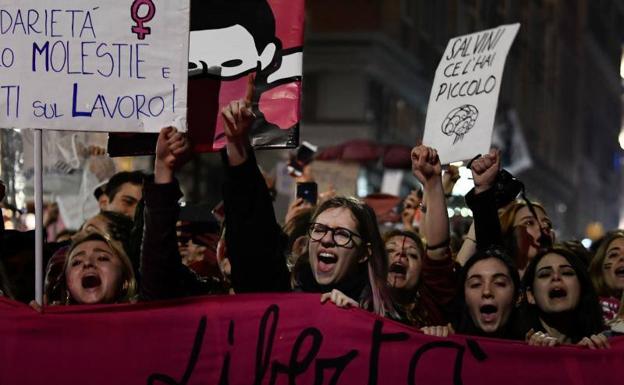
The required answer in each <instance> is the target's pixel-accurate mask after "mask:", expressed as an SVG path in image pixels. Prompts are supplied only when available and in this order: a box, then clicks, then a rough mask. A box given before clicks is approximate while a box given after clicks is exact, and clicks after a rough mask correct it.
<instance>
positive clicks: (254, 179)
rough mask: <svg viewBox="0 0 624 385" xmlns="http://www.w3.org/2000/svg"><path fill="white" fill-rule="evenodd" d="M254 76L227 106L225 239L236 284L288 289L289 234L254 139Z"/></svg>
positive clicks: (224, 115) (242, 289) (247, 287)
mask: <svg viewBox="0 0 624 385" xmlns="http://www.w3.org/2000/svg"><path fill="white" fill-rule="evenodd" d="M252 96H253V79H251V78H250V82H249V84H248V87H247V93H246V96H245V98H244V99H241V100H235V101H232V102H230V104H229V105H228V106H226V107H225V108H224V109H223V110H222V111H221V115H222V119H223V121H224V131H225V136H226V139H227V144H226V147H225V151H224V152H222V155H223V160H224V163H225V183H224V186H223V200H224V206H225V222H226V226H227V231H226V233H225V236H226V238H225V241H226V244H227V250H228V257H229V259H230V263H231V265H232V287H233V288H234V291H236V292H237V293H242V292H263V291H288V290H290V275H289V272H288V268H287V265H286V258H285V255H286V253H285V252H286V250H285V249H286V245H287V239H286V236H285V234H284V233H283V232H282V229H281V226H280V225H279V224H278V223H277V221H276V219H275V212H274V210H273V202H272V200H271V196H270V194H269V190H268V188H267V186H266V183H265V180H264V178H263V176H262V174H261V173H260V170H259V169H258V166H257V164H256V159H255V156H254V153H253V150H252V149H251V146H250V142H249V131H250V128H251V125H252V123H253V120H254V119H255V117H254V115H253V112H252V110H251V100H252Z"/></svg>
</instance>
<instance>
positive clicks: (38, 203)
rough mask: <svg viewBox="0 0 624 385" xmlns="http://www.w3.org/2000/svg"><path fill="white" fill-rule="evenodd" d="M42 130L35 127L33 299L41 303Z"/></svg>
mask: <svg viewBox="0 0 624 385" xmlns="http://www.w3.org/2000/svg"><path fill="white" fill-rule="evenodd" d="M42 136H43V131H42V130H41V129H35V151H34V152H35V186H34V187H35V221H36V222H35V301H36V302H37V303H38V304H39V305H43V237H44V235H43V232H44V228H43V159H42V158H43V147H42Z"/></svg>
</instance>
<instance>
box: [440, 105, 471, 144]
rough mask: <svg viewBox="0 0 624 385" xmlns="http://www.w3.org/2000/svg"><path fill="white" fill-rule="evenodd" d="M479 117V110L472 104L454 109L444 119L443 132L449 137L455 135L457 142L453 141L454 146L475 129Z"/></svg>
mask: <svg viewBox="0 0 624 385" xmlns="http://www.w3.org/2000/svg"><path fill="white" fill-rule="evenodd" d="M478 117H479V110H477V107H475V106H473V105H471V104H464V105H463V106H460V107H457V108H454V109H453V110H451V112H449V113H448V115H446V118H444V121H443V122H442V132H443V133H444V134H445V135H448V136H451V135H455V140H453V144H455V143H457V142H458V141H460V140H461V139H463V138H464V135H466V133H467V132H468V131H470V129H472V127H474V125H475V123H476V122H477V118H478Z"/></svg>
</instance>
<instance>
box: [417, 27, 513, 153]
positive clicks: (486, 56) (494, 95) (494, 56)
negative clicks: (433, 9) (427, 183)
mask: <svg viewBox="0 0 624 385" xmlns="http://www.w3.org/2000/svg"><path fill="white" fill-rule="evenodd" d="M519 28H520V24H518V23H516V24H511V25H503V26H500V27H497V28H494V29H489V30H487V31H481V32H477V33H473V34H470V35H464V36H459V37H455V38H453V39H451V40H450V41H449V42H448V45H447V46H446V49H445V50H444V55H443V56H442V60H441V61H440V64H439V65H438V69H437V70H436V75H435V79H434V81H433V87H432V88H431V95H430V96H429V106H428V109H427V119H426V121H425V135H424V138H423V143H424V144H425V145H427V146H430V147H434V148H435V149H437V150H438V155H439V156H440V161H441V162H442V163H443V164H446V163H450V162H454V161H459V160H466V159H471V158H473V157H474V156H475V155H477V154H485V153H487V152H488V151H489V149H490V142H491V139H492V128H493V126H494V118H495V115H496V105H497V103H498V94H499V91H500V84H501V80H502V76H503V68H504V66H505V60H506V58H507V53H508V52H509V48H510V47H511V44H512V43H513V41H514V38H515V37H516V34H517V33H518V29H519Z"/></svg>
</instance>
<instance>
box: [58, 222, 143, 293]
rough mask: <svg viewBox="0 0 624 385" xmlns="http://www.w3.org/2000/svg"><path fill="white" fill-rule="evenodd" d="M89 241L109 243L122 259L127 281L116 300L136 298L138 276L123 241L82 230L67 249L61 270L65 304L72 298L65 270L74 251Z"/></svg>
mask: <svg viewBox="0 0 624 385" xmlns="http://www.w3.org/2000/svg"><path fill="white" fill-rule="evenodd" d="M88 241H102V242H104V243H106V244H107V245H108V247H110V248H111V250H112V251H113V254H115V255H116V256H117V258H119V260H120V261H121V266H122V267H121V274H122V278H123V280H124V283H125V288H124V289H123V290H122V291H121V292H120V293H117V296H116V302H131V301H132V300H134V299H136V298H135V297H136V295H137V283H136V278H135V276H134V268H133V267H132V262H130V258H128V255H127V254H126V252H125V251H124V249H123V247H122V246H121V243H119V242H118V241H115V240H113V239H111V238H110V237H109V236H108V235H106V234H104V233H102V232H99V231H89V232H80V233H78V234H76V236H75V237H74V240H73V242H72V244H71V246H70V248H69V250H68V251H67V258H65V264H64V265H63V270H62V272H61V276H60V280H61V282H62V283H63V285H64V290H65V304H66V305H69V304H70V303H72V302H71V300H72V298H71V296H70V294H69V290H68V289H67V281H66V280H67V277H66V274H65V271H66V269H67V267H68V266H70V263H71V260H72V253H73V251H74V250H75V249H76V247H78V246H79V245H81V244H83V243H85V242H88Z"/></svg>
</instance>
